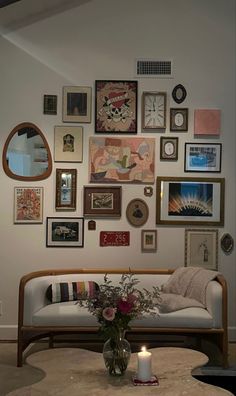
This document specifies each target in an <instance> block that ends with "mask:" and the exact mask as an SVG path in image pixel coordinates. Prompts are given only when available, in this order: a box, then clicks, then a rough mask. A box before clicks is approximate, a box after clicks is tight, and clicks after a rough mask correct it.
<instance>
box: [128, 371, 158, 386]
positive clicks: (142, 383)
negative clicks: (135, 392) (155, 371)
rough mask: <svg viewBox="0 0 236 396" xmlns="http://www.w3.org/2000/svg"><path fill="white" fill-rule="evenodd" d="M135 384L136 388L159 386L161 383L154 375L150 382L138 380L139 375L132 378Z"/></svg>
mask: <svg viewBox="0 0 236 396" xmlns="http://www.w3.org/2000/svg"><path fill="white" fill-rule="evenodd" d="M132 381H133V384H134V385H135V386H158V385H159V381H158V378H157V376H156V375H152V376H151V378H150V379H149V380H148V381H141V380H140V379H138V377H137V374H135V375H134V376H133V377H132Z"/></svg>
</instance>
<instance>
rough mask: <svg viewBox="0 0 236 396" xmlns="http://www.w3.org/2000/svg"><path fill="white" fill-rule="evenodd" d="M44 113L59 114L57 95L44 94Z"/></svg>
mask: <svg viewBox="0 0 236 396" xmlns="http://www.w3.org/2000/svg"><path fill="white" fill-rule="evenodd" d="M43 114H48V115H56V114H57V95H44V96H43Z"/></svg>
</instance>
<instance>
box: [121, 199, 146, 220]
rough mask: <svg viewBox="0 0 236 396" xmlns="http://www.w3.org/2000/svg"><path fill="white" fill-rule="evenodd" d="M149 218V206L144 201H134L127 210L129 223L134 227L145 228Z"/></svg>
mask: <svg viewBox="0 0 236 396" xmlns="http://www.w3.org/2000/svg"><path fill="white" fill-rule="evenodd" d="M148 216H149V209H148V205H147V204H146V202H145V201H144V200H143V199H139V198H137V199H132V200H131V201H130V202H129V204H128V205H127V208H126V217H127V220H128V222H129V223H130V224H131V225H132V226H134V227H141V226H143V225H144V224H145V223H146V222H147V220H148Z"/></svg>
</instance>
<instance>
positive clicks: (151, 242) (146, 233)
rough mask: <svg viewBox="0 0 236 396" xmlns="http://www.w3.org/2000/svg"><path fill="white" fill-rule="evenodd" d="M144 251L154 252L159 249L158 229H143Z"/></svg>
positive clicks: (142, 244)
mask: <svg viewBox="0 0 236 396" xmlns="http://www.w3.org/2000/svg"><path fill="white" fill-rule="evenodd" d="M141 249H142V252H147V253H149V252H150V253H153V252H156V250H157V230H142V231H141Z"/></svg>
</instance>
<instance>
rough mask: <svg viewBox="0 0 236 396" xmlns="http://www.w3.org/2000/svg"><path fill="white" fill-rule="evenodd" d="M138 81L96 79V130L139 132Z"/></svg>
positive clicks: (102, 131) (99, 131)
mask: <svg viewBox="0 0 236 396" xmlns="http://www.w3.org/2000/svg"><path fill="white" fill-rule="evenodd" d="M137 84H138V83H137V81H116V80H110V81H109V80H96V81H95V132H96V133H137Z"/></svg>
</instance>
